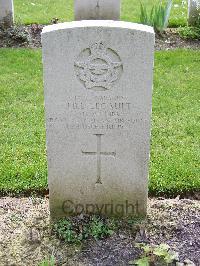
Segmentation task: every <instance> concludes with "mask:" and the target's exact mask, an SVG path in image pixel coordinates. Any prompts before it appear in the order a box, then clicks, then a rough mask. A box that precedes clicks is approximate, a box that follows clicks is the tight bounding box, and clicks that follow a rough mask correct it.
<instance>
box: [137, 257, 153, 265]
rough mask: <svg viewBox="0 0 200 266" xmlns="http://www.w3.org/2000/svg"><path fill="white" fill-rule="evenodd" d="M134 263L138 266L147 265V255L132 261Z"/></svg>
mask: <svg viewBox="0 0 200 266" xmlns="http://www.w3.org/2000/svg"><path fill="white" fill-rule="evenodd" d="M134 264H135V265H138V266H149V265H150V264H149V258H148V257H144V258H141V259H138V260H136V261H134Z"/></svg>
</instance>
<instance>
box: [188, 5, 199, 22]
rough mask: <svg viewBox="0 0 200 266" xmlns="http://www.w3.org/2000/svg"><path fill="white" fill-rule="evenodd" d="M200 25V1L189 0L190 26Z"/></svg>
mask: <svg viewBox="0 0 200 266" xmlns="http://www.w3.org/2000/svg"><path fill="white" fill-rule="evenodd" d="M197 23H200V0H188V24H189V25H190V26H195V25H196V24H197Z"/></svg>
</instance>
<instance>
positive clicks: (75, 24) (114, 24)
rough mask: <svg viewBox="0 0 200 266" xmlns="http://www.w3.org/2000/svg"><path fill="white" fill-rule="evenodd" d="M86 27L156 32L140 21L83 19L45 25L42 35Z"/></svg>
mask: <svg viewBox="0 0 200 266" xmlns="http://www.w3.org/2000/svg"><path fill="white" fill-rule="evenodd" d="M84 27H85V28H87V27H108V28H121V29H131V30H137V31H142V32H148V33H152V34H154V29H153V28H152V27H150V26H146V25H143V24H138V23H132V22H125V21H114V20H81V21H72V22H65V23H58V24H53V25H49V26H45V27H44V28H43V30H42V35H43V34H46V33H50V32H53V31H59V30H64V29H74V28H84Z"/></svg>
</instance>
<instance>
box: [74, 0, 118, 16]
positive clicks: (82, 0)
mask: <svg viewBox="0 0 200 266" xmlns="http://www.w3.org/2000/svg"><path fill="white" fill-rule="evenodd" d="M74 12H75V20H84V19H88V20H95V19H103V20H119V19H120V0H74Z"/></svg>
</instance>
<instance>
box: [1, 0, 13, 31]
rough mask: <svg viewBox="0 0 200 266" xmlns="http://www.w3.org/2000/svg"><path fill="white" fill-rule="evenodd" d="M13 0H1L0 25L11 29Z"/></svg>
mask: <svg viewBox="0 0 200 266" xmlns="http://www.w3.org/2000/svg"><path fill="white" fill-rule="evenodd" d="M13 16H14V8H13V0H0V24H3V25H4V26H6V27H10V26H11V25H12V24H13Z"/></svg>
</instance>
